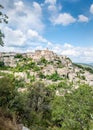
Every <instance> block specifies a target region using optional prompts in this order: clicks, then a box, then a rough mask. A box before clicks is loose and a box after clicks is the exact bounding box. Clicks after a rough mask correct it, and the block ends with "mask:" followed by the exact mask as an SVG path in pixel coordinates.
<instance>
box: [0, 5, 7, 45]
mask: <svg viewBox="0 0 93 130" xmlns="http://www.w3.org/2000/svg"><path fill="white" fill-rule="evenodd" d="M3 8H4V7H3V6H2V5H1V4H0V23H3V22H4V23H8V21H7V19H8V17H7V15H6V14H3V13H2V11H1V9H3ZM3 38H4V34H3V33H2V31H1V29H0V45H1V46H3V45H4V42H3Z"/></svg>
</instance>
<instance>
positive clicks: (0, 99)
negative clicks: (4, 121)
mask: <svg viewBox="0 0 93 130" xmlns="http://www.w3.org/2000/svg"><path fill="white" fill-rule="evenodd" d="M15 95H16V89H15V85H14V81H13V79H10V78H8V77H3V78H0V107H4V108H9V107H10V106H11V103H12V102H13V100H14V98H15Z"/></svg>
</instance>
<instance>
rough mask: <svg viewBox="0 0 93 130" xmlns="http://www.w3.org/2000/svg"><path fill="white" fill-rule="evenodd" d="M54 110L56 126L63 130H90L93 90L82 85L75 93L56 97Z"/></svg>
mask: <svg viewBox="0 0 93 130" xmlns="http://www.w3.org/2000/svg"><path fill="white" fill-rule="evenodd" d="M52 110H53V111H52V120H53V122H54V125H56V127H58V128H61V130H89V124H90V121H91V119H92V118H91V115H93V89H92V88H91V87H89V86H88V85H82V86H80V87H79V88H78V89H77V90H74V92H73V93H69V94H65V95H64V96H63V97H62V96H59V97H58V96H56V97H55V99H54V100H53V103H52Z"/></svg>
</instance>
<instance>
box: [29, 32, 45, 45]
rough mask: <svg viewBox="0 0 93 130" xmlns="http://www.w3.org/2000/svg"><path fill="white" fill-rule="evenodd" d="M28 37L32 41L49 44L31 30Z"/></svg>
mask: <svg viewBox="0 0 93 130" xmlns="http://www.w3.org/2000/svg"><path fill="white" fill-rule="evenodd" d="M27 37H28V39H30V40H34V41H38V42H43V43H47V40H46V39H45V38H43V37H42V36H40V35H39V34H38V32H36V31H34V30H31V29H29V30H28V32H27Z"/></svg>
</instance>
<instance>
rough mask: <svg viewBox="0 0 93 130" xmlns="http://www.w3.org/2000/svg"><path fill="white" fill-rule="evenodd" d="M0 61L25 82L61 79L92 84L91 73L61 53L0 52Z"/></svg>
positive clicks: (57, 80)
mask: <svg viewBox="0 0 93 130" xmlns="http://www.w3.org/2000/svg"><path fill="white" fill-rule="evenodd" d="M0 61H2V62H4V64H5V66H10V67H12V69H11V68H10V71H4V70H3V73H13V74H14V76H15V77H17V78H19V79H23V80H24V81H26V82H27V83H29V82H30V81H35V80H42V81H44V82H46V83H48V84H52V83H54V82H56V83H58V82H60V81H62V80H64V79H65V80H67V81H68V82H73V84H74V85H75V87H77V84H78V83H87V84H89V85H91V86H92V85H93V74H92V73H90V72H89V71H87V70H86V69H83V68H82V67H79V66H76V65H74V64H73V63H72V61H71V60H70V59H69V58H68V57H66V56H62V55H57V54H56V53H54V52H52V51H49V50H48V49H46V50H37V51H35V52H29V53H23V54H17V53H0Z"/></svg>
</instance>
